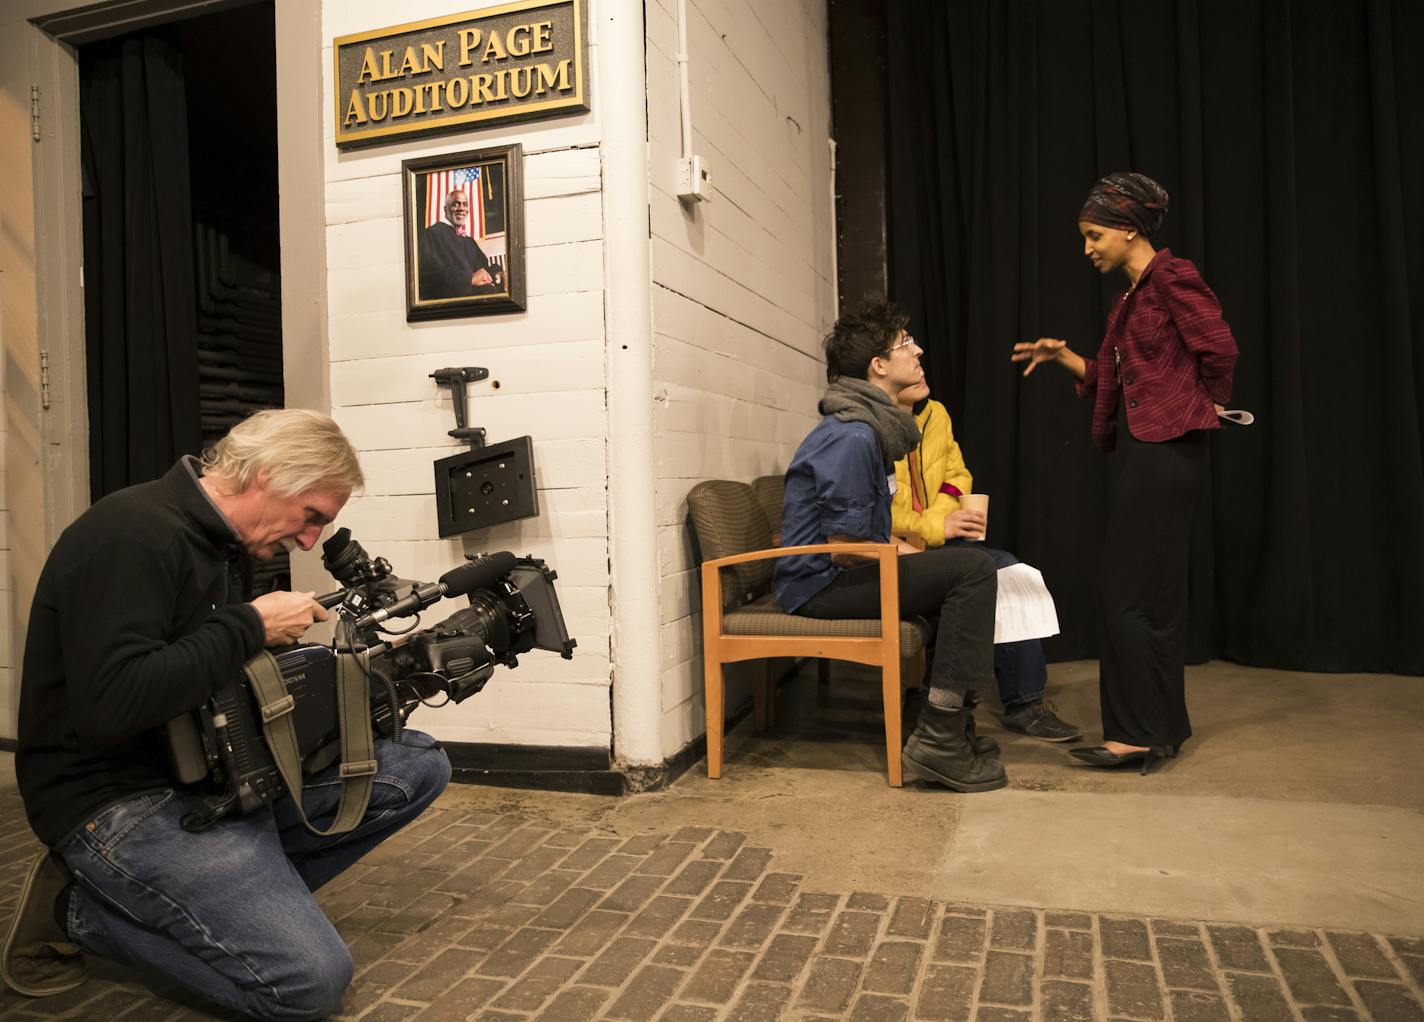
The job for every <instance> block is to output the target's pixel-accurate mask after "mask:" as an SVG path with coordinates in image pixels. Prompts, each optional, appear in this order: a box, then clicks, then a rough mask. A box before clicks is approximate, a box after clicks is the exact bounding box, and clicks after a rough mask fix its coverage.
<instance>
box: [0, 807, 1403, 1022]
mask: <svg viewBox="0 0 1424 1022" xmlns="http://www.w3.org/2000/svg"><path fill="white" fill-rule="evenodd" d="M0 828H3V829H0V833H3V834H5V835H7V836H6V837H5V838H3V839H0V881H3V888H0V890H3V904H2V905H0V915H3V917H4V918H6V919H8V915H9V912H10V910H11V908H12V907H13V904H14V901H15V898H16V896H17V894H18V890H19V885H20V883H21V880H22V878H23V875H24V870H25V867H26V864H27V862H28V861H29V859H30V858H31V856H32V855H33V854H34V852H35V851H36V846H35V844H34V840H33V838H32V837H30V835H29V831H28V828H26V826H25V824H24V818H23V815H22V814H21V811H20V806H19V800H18V798H17V797H16V796H15V795H14V793H13V791H11V792H7V793H5V794H0ZM320 900H321V903H322V905H323V906H324V908H325V909H326V912H327V913H328V915H330V916H331V918H332V919H333V920H335V922H336V925H337V928H338V929H339V930H340V931H341V934H342V935H343V936H344V937H345V938H346V940H347V942H348V943H349V944H350V946H351V950H352V954H353V956H354V957H355V960H356V964H357V974H356V980H355V983H354V984H353V986H352V988H351V991H350V993H349V995H348V997H347V1000H346V1003H345V1008H344V1012H343V1014H342V1015H341V1016H340V1017H341V1018H343V1019H351V1020H355V1019H360V1020H362V1022H402V1020H407V1019H418V1020H420V1022H454V1020H479V1022H506V1020H508V1022H514V1020H523V1019H538V1020H548V1022H556V1020H564V1022H584V1020H592V1019H616V1020H627V1022H639V1020H665V1022H710V1020H713V1019H729V1020H739V1022H757V1020H767V1022H770V1020H775V1019H803V1020H811V1019H852V1020H856V1022H872V1020H900V1019H925V1020H958V1019H963V1020H977V1022H1019V1020H1022V1022H1028V1020H1037V1019H1044V1020H1050V1019H1063V1020H1073V1022H1080V1020H1081V1022H1089V1020H1103V1022H1109V1020H1113V1019H1139V1020H1165V1022H1215V1020H1244V1022H1275V1020H1282V1022H1292V1020H1293V1022H1336V1020H1345V1019H1374V1020H1377V1022H1405V1020H1424V1007H1421V1003H1424V998H1421V984H1424V939H1416V938H1413V937H1400V936H1388V937H1386V936H1380V935H1377V934H1369V933H1353V932H1336V931H1328V932H1327V931H1324V930H1309V929H1273V928H1262V927H1253V926H1247V925H1240V924H1229V925H1228V924H1222V925H1217V924H1213V923H1208V922H1199V921H1187V920H1176V919H1149V918H1132V917H1127V916H1117V915H1113V916H1108V915H1095V914H1090V913H1085V912H1058V911H1053V910H1052V909H1027V908H1007V907H997V906H992V905H961V904H940V903H936V902H932V901H928V900H926V899H924V898H916V897H886V896H883V895H880V894H871V893H865V892H857V891H833V890H806V889H804V887H803V886H802V884H801V882H800V878H799V877H797V876H795V875H794V874H790V873H786V872H782V871H780V870H779V869H778V867H777V862H776V855H775V852H774V850H773V849H769V848H757V847H752V846H751V845H749V844H748V843H747V841H746V839H745V837H744V835H742V834H738V833H730V832H726V831H714V830H711V829H708V828H701V827H684V828H682V829H679V830H676V831H673V832H669V833H649V834H638V835H635V836H631V837H625V836H620V835H615V834H611V833H607V832H600V831H595V830H588V831H586V830H580V829H561V828H560V827H559V826H558V825H557V824H553V823H550V822H548V821H547V820H540V819H535V818H530V817H528V816H522V815H519V814H517V813H513V812H509V813H503V812H469V811H467V810H465V809H459V808H449V807H446V806H445V805H444V804H443V803H437V804H436V806H435V807H433V808H432V809H431V810H430V811H429V812H428V813H427V814H426V815H425V816H423V817H422V818H421V819H420V820H419V821H417V822H416V823H415V824H414V825H413V826H411V827H410V828H408V829H407V830H406V831H405V832H404V833H402V834H400V835H398V836H397V837H396V838H394V839H392V840H391V841H389V842H387V844H386V845H384V846H382V847H381V848H379V849H377V850H376V851H375V852H374V853H373V854H372V855H370V856H368V857H367V858H366V859H365V860H363V861H362V862H361V863H360V864H358V865H357V866H356V867H354V868H353V869H351V870H350V871H349V872H348V873H347V874H345V875H343V876H342V877H340V878H338V879H337V880H336V881H334V882H333V883H332V884H330V885H329V886H328V887H327V888H326V889H324V890H323V891H322V892H321V895H320ZM166 994H167V996H161V995H159V994H155V993H153V992H150V990H149V989H148V988H146V987H143V986H141V985H139V984H138V983H137V982H135V981H134V980H132V979H131V978H130V977H128V976H127V975H126V974H123V973H121V972H119V971H117V970H115V969H112V967H107V966H105V967H103V968H102V969H101V974H100V975H99V976H97V977H96V978H93V979H91V980H90V981H89V982H88V983H86V984H85V985H84V986H83V987H81V988H80V989H79V990H77V991H75V992H73V993H70V994H68V995H64V996H62V997H57V998H50V999H46V1000H38V1001H29V1000H25V999H23V998H20V997H17V996H16V995H14V994H12V993H9V992H8V991H6V992H4V994H3V995H0V1018H3V1019H6V1020H10V1019H60V1018H64V1019H85V1020H95V1022H98V1020H103V1022H109V1020H118V1019H122V1020H124V1022H158V1020H169V1019H211V1018H232V1017H234V1016H231V1015H228V1014H224V1013H221V1012H212V1011H210V1010H206V1009H203V1008H202V1007H199V1006H195V1005H194V1002H192V1001H191V1000H185V999H182V997H181V995H178V994H176V993H175V992H173V991H167V992H166ZM174 998H177V999H174Z"/></svg>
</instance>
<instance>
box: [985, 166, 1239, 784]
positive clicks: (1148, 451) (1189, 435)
mask: <svg viewBox="0 0 1424 1022" xmlns="http://www.w3.org/2000/svg"><path fill="white" fill-rule="evenodd" d="M1166 214H1167V192H1166V191H1165V190H1164V189H1163V188H1162V186H1161V185H1159V184H1158V183H1157V182H1156V181H1153V180H1152V179H1151V178H1149V177H1146V176H1144V175H1142V174H1110V175H1108V176H1107V177H1105V178H1103V179H1102V180H1101V181H1099V182H1098V183H1097V184H1096V185H1094V186H1093V190H1092V191H1091V192H1090V193H1089V195H1088V201H1087V203H1086V204H1085V205H1084V206H1083V210H1082V212H1081V213H1079V214H1078V230H1079V231H1080V232H1081V233H1082V235H1083V254H1084V255H1085V256H1087V257H1088V259H1089V260H1091V261H1092V263H1093V265H1094V266H1095V267H1096V268H1097V269H1098V272H1099V273H1103V274H1107V273H1111V272H1113V271H1114V270H1121V271H1122V272H1123V273H1124V274H1125V275H1126V277H1127V280H1128V288H1127V290H1126V291H1125V292H1124V293H1123V295H1122V297H1121V298H1120V299H1119V300H1118V301H1116V302H1114V303H1113V309H1112V312H1111V313H1110V314H1109V315H1108V326H1107V334H1106V335H1105V336H1104V338H1103V343H1102V347H1101V348H1099V349H1098V353H1097V355H1096V356H1094V357H1091V358H1084V357H1083V356H1081V355H1078V354H1075V353H1074V352H1073V351H1072V350H1071V349H1070V348H1069V347H1068V345H1067V344H1066V343H1065V342H1064V341H1061V340H1058V339H1056V338H1051V337H1040V338H1039V339H1038V340H1036V341H1026V342H1023V343H1021V344H1015V345H1014V351H1013V355H1012V356H1011V358H1012V359H1013V361H1015V362H1026V363H1028V364H1027V365H1026V366H1024V375H1025V376H1027V375H1029V373H1031V372H1033V370H1034V369H1035V368H1036V367H1037V366H1038V365H1040V364H1041V363H1044V362H1057V363H1058V364H1059V365H1061V366H1063V367H1064V368H1065V369H1067V370H1068V371H1069V372H1070V373H1072V374H1073V376H1074V377H1075V378H1076V379H1077V380H1078V384H1077V389H1078V393H1079V395H1080V396H1091V397H1092V398H1093V441H1094V443H1096V444H1097V445H1098V446H1099V447H1100V448H1102V449H1103V450H1104V451H1111V452H1114V453H1113V458H1112V461H1113V466H1112V468H1113V488H1112V498H1111V504H1110V507H1109V510H1108V527H1107V535H1106V536H1105V538H1104V540H1103V552H1102V559H1101V561H1100V563H1099V568H1098V579H1097V583H1098V620H1099V633H1100V646H1101V649H1100V651H1099V656H1100V668H1099V677H1098V688H1099V695H1100V698H1101V702H1102V715H1103V744H1102V745H1098V746H1092V747H1090V748H1079V749H1073V750H1071V751H1072V753H1073V755H1074V756H1077V757H1078V758H1079V759H1082V760H1084V761H1085V762H1088V763H1091V764H1093V765H1094V766H1104V767H1115V766H1121V765H1123V764H1125V763H1136V762H1140V763H1141V764H1142V772H1143V773H1146V772H1147V769H1148V767H1149V766H1150V765H1151V764H1152V762H1153V761H1154V760H1156V759H1159V758H1161V757H1164V756H1174V755H1176V752H1177V748H1178V747H1179V746H1180V745H1181V744H1182V743H1183V742H1184V741H1186V740H1187V738H1188V737H1190V736H1191V733H1192V727H1191V721H1190V720H1189V718H1188V716H1187V702H1186V687H1185V679H1184V675H1185V671H1184V661H1185V651H1186V633H1187V556H1188V548H1189V545H1190V537H1191V522H1192V514H1193V511H1194V509H1195V505H1196V498H1197V494H1198V493H1200V492H1201V489H1202V485H1203V481H1204V478H1205V473H1206V453H1207V446H1206V437H1207V433H1206V431H1207V430H1210V429H1217V428H1219V425H1220V424H1219V422H1218V420H1217V415H1216V413H1217V411H1219V410H1220V407H1221V405H1223V404H1224V403H1225V402H1226V401H1228V400H1229V399H1230V397H1231V374H1232V370H1233V369H1234V368H1235V365H1236V341H1235V340H1234V339H1233V338H1232V336H1231V328H1230V327H1228V326H1227V325H1226V321H1225V320H1223V319H1222V318H1221V305H1220V303H1219V302H1218V301H1217V300H1216V295H1214V294H1213V293H1212V291H1211V289H1210V288H1209V287H1207V286H1206V283H1205V282H1204V281H1203V280H1202V278H1201V274H1199V273H1198V272H1197V268H1196V267H1195V266H1193V265H1192V264H1191V263H1190V262H1189V261H1188V260H1186V259H1179V258H1177V257H1176V256H1174V255H1172V253H1171V251H1170V250H1168V249H1165V248H1164V249H1162V250H1160V251H1158V250H1157V249H1155V248H1153V246H1152V242H1151V241H1150V240H1148V239H1149V238H1150V237H1151V235H1152V234H1153V233H1154V232H1155V231H1156V230H1157V228H1158V227H1159V226H1160V225H1161V223H1162V219H1163V217H1165V216H1166Z"/></svg>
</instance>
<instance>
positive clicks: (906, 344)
mask: <svg viewBox="0 0 1424 1022" xmlns="http://www.w3.org/2000/svg"><path fill="white" fill-rule="evenodd" d="M901 348H914V349H915V350H916V351H918V352H923V351H924V350H925V349H924V348H921V347H920V346H919V345H918V344H916V343H915V339H914V338H913V337H911V336H910V335H909V334H906V335H905V337H904V339H903V340H901V341H900V342H899V343H897V344H892V345H890V350H889V352H888V354H891V355H893V354H895V352H897V351H899V350H900V349H901Z"/></svg>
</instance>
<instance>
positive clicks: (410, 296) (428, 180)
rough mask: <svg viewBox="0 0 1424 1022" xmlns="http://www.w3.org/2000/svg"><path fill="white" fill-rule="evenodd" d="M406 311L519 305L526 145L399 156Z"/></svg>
mask: <svg viewBox="0 0 1424 1022" xmlns="http://www.w3.org/2000/svg"><path fill="white" fill-rule="evenodd" d="M401 179H402V181H403V184H404V193H405V294H406V298H405V318H406V320H407V321H414V320H420V319H448V318H453V317H458V316H483V315H486V314H489V313H493V312H522V311H523V310H524V304H525V303H524V149H523V147H522V146H520V145H518V144H515V145H508V146H499V147H497V148H492V149H482V150H479V151H477V152H464V153H446V154H444V155H442V156H427V157H423V158H421V159H418V160H405V161H404V162H402V163H401Z"/></svg>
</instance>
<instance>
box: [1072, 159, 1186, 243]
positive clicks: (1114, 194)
mask: <svg viewBox="0 0 1424 1022" xmlns="http://www.w3.org/2000/svg"><path fill="white" fill-rule="evenodd" d="M1166 215H1167V189H1165V188H1163V187H1162V186H1161V185H1159V184H1158V183H1157V182H1156V181H1153V180H1152V179H1151V178H1150V177H1148V176H1147V175H1146V174H1109V175H1108V176H1107V177H1105V178H1103V179H1102V180H1100V181H1099V182H1098V183H1097V184H1095V185H1093V190H1092V191H1091V192H1089V193H1088V201H1087V202H1085V203H1084V204H1083V211H1082V212H1081V213H1079V214H1078V220H1079V221H1080V222H1082V221H1087V222H1088V223H1090V224H1098V225H1100V226H1102V227H1114V228H1117V229H1118V230H1120V231H1141V232H1142V233H1143V234H1147V235H1150V234H1152V232H1153V231H1155V230H1157V228H1158V227H1161V226H1162V220H1163V218H1164V217H1166Z"/></svg>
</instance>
